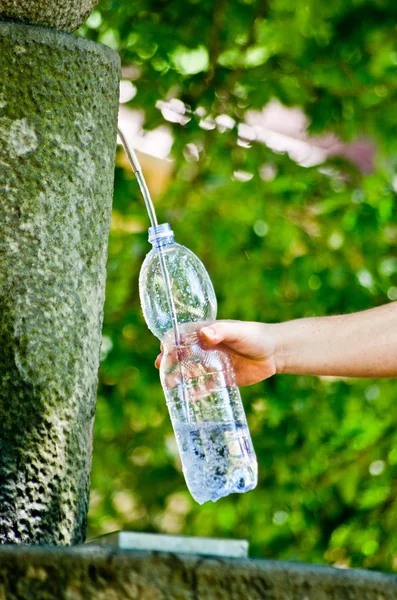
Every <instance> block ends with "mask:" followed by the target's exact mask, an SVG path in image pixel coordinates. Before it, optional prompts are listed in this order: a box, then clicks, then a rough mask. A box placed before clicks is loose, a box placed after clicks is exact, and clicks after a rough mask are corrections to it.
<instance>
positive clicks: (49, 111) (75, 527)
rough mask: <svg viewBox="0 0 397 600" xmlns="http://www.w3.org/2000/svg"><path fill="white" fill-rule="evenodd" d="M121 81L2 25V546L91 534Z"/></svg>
mask: <svg viewBox="0 0 397 600" xmlns="http://www.w3.org/2000/svg"><path fill="white" fill-rule="evenodd" d="M118 83H119V58H118V56H117V54H115V53H114V52H113V51H112V50H110V49H109V48H107V47H105V46H102V45H100V44H95V43H93V42H88V41H86V40H82V39H80V38H76V37H74V36H72V35H68V34H64V33H59V32H54V31H51V30H47V29H42V28H39V27H30V26H25V25H20V24H13V23H0V543H7V542H8V543H16V544H19V543H26V544H72V543H78V542H80V541H82V540H83V539H84V535H85V522H86V513H87V505H88V494H89V472H90V465H91V454H92V429H93V419H94V413H95V398H96V387H97V372H98V366H99V352H100V342H101V325H102V311H103V303H104V286H105V276H106V275H105V273H106V258H107V240H108V232H109V226H110V218H111V202H112V194H113V173H114V158H115V148H116V135H117V111H118ZM0 598H1V593H0Z"/></svg>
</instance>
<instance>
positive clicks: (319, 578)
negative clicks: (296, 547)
mask: <svg viewBox="0 0 397 600" xmlns="http://www.w3.org/2000/svg"><path fill="white" fill-rule="evenodd" d="M32 598H34V599H35V600H41V599H43V600H44V599H46V600H83V599H88V598H95V600H130V599H131V600H396V599H397V576H395V575H386V574H382V573H376V572H371V571H363V570H353V569H343V570H341V569H335V568H333V567H326V566H315V565H306V564H299V563H290V562H284V561H280V562H279V561H267V560H242V559H213V558H203V557H201V558H198V557H188V556H182V555H175V554H163V553H153V552H133V551H119V550H115V549H112V548H102V547H95V546H90V547H84V546H79V547H73V548H70V547H69V548H60V547H37V546H36V547H34V546H2V547H0V599H1V600H5V599H7V600H14V599H15V600H28V599H29V600H31V599H32Z"/></svg>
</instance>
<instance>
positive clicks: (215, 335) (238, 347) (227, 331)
mask: <svg viewBox="0 0 397 600" xmlns="http://www.w3.org/2000/svg"><path fill="white" fill-rule="evenodd" d="M272 327H273V326H272V325H268V324H266V323H256V322H248V321H215V322H214V323H211V324H210V325H205V326H204V327H202V328H201V329H199V338H200V339H201V341H202V342H203V343H204V345H205V346H207V347H209V348H213V349H214V350H215V349H216V348H217V347H219V349H221V350H224V351H225V352H227V353H228V354H229V355H230V358H231V360H232V363H233V367H234V372H235V375H236V383H237V385H238V386H244V385H251V384H253V383H257V382H258V381H262V380H263V379H267V378H268V377H270V376H271V375H274V374H275V373H276V372H277V365H276V346H277V343H276V336H275V335H274V331H273V329H272ZM161 359H162V354H159V356H158V357H157V359H156V362H155V365H156V367H157V368H160V364H161Z"/></svg>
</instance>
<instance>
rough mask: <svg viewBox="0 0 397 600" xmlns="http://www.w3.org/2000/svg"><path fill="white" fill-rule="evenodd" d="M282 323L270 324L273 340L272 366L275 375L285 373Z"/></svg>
mask: <svg viewBox="0 0 397 600" xmlns="http://www.w3.org/2000/svg"><path fill="white" fill-rule="evenodd" d="M282 325H283V323H275V324H272V325H271V327H272V328H273V339H274V364H275V369H276V373H285V372H286V353H285V347H284V346H285V344H284V336H283V327H282Z"/></svg>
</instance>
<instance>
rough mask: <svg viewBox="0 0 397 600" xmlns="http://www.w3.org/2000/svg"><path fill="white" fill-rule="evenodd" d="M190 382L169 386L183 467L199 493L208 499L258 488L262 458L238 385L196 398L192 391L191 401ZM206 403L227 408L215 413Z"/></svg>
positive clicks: (193, 489) (195, 495)
mask: <svg viewBox="0 0 397 600" xmlns="http://www.w3.org/2000/svg"><path fill="white" fill-rule="evenodd" d="M184 387H185V386H184V385H179V386H177V387H174V388H171V389H170V388H168V389H165V390H164V391H165V395H166V399H167V404H168V408H169V410H170V415H171V419H172V424H173V427H174V432H175V437H176V440H177V444H178V449H179V453H180V457H181V461H182V468H183V473H184V476H185V479H186V483H187V486H188V488H189V491H190V493H191V494H192V496H193V498H194V499H195V500H196V502H198V503H199V504H204V502H208V501H209V500H212V502H216V500H219V498H222V497H223V496H227V495H229V494H232V493H240V494H242V493H244V492H248V491H250V490H252V489H253V488H255V487H256V484H257V461H256V456H255V451H254V448H253V445H252V441H251V437H250V434H249V430H248V425H247V421H246V419H245V415H244V411H243V408H242V405H241V398H240V393H239V390H238V388H237V387H234V386H233V387H221V388H217V389H213V390H212V392H211V393H210V394H208V396H206V397H205V398H203V397H201V398H197V399H196V400H194V399H193V400H192V395H191V394H189V396H190V398H191V401H190V402H189V403H188V405H186V399H185V397H186V389H185V390H183V389H182V388H184ZM206 407H208V409H214V410H215V407H223V410H219V409H218V410H217V412H218V419H215V418H214V416H215V415H214V414H211V412H212V411H211V412H207V408H206ZM186 408H188V409H189V411H190V413H191V414H190V416H189V415H187V414H186ZM219 417H221V419H222V420H220V419H219Z"/></svg>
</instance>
